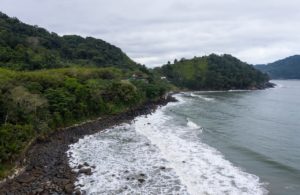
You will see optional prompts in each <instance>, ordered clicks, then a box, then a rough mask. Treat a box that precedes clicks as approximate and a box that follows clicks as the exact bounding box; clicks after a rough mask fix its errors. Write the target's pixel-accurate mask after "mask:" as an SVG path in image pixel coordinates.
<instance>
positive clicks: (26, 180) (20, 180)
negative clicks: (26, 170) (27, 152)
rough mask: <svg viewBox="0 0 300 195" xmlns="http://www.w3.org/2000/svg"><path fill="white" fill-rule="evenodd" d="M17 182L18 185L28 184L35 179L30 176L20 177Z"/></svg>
mask: <svg viewBox="0 0 300 195" xmlns="http://www.w3.org/2000/svg"><path fill="white" fill-rule="evenodd" d="M17 180H18V182H20V183H30V182H32V181H34V180H35V177H34V176H31V175H21V176H20V177H18V179H17Z"/></svg>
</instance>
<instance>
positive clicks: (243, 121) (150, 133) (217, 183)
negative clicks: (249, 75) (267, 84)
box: [69, 81, 300, 195]
mask: <svg viewBox="0 0 300 195" xmlns="http://www.w3.org/2000/svg"><path fill="white" fill-rule="evenodd" d="M276 83H278V84H279V87H277V88H275V89H268V90H263V91H230V92H190V93H183V94H179V95H176V97H177V98H178V99H179V100H180V101H179V102H177V103H170V104H168V106H166V107H163V108H161V109H158V110H157V111H156V112H155V113H154V114H152V115H148V116H140V117H137V118H136V119H135V121H134V122H133V123H132V124H124V125H120V126H117V127H114V128H111V129H108V130H106V131H105V132H101V133H97V134H95V135H92V136H86V137H85V138H84V139H81V140H79V142H78V143H76V144H73V145H71V146H70V147H71V148H70V150H69V152H72V153H70V154H69V156H70V165H71V166H72V167H74V168H75V167H76V166H77V165H78V164H82V163H84V162H88V163H89V164H91V165H95V166H96V168H95V169H93V175H91V176H85V175H81V176H80V177H79V178H78V179H79V180H78V182H77V184H78V185H79V184H81V185H82V187H81V190H84V191H86V192H87V193H88V194H197V195H198V194H266V193H270V194H297V193H298V192H299V191H300V186H299V185H300V178H299V177H300V175H299V172H300V156H299V155H300V152H299V148H300V147H299V146H300V144H299V143H300V142H299V134H300V131H299V130H300V129H299V125H300V120H299V119H300V117H299V113H300V112H299V111H300V110H299V109H300V106H299V105H300V102H299V99H298V98H297V97H299V95H300V94H299V93H300V90H299V89H300V82H299V81H276ZM297 105H298V107H297Z"/></svg>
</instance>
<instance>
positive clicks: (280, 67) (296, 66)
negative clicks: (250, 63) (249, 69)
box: [254, 55, 300, 79]
mask: <svg viewBox="0 0 300 195" xmlns="http://www.w3.org/2000/svg"><path fill="white" fill-rule="evenodd" d="M254 67H255V68H257V69H258V70H260V71H262V72H265V73H267V74H268V75H269V76H270V77H271V78H272V79H300V55H294V56H290V57H287V58H285V59H282V60H278V61H276V62H273V63H270V64H266V65H256V66H254Z"/></svg>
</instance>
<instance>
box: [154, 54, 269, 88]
mask: <svg viewBox="0 0 300 195" xmlns="http://www.w3.org/2000/svg"><path fill="white" fill-rule="evenodd" d="M155 71H156V73H158V74H160V75H162V76H166V77H167V79H168V80H169V81H171V82H172V83H173V84H174V85H176V86H179V87H181V88H187V89H192V90H224V89H225V90H226V89H252V88H260V87H261V86H263V85H264V84H265V83H266V82H268V80H269V78H268V76H267V75H266V74H263V73H261V72H260V71H257V70H256V69H255V68H253V67H252V66H250V65H248V64H246V63H244V62H241V61H240V60H238V59H236V58H234V57H232V56H230V55H223V56H218V55H215V54H212V55H210V56H205V57H199V58H198V57H195V58H193V59H191V60H185V59H182V60H180V61H177V60H175V63H174V64H167V65H164V66H162V67H161V68H156V69H155Z"/></svg>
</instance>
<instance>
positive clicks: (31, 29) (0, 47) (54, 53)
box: [0, 12, 142, 70]
mask: <svg viewBox="0 0 300 195" xmlns="http://www.w3.org/2000/svg"><path fill="white" fill-rule="evenodd" d="M76 65H77V66H97V67H107V66H114V67H119V68H123V69H136V68H142V67H141V66H139V65H137V64H136V63H135V62H133V61H132V60H131V59H130V58H129V57H127V55H126V54H124V53H123V52H122V51H121V49H119V48H117V47H115V46H113V45H111V44H109V43H107V42H105V41H103V40H100V39H95V38H92V37H87V38H83V37H80V36H77V35H66V36H58V35H57V34H55V33H50V32H48V31H47V30H45V29H43V28H40V27H37V26H32V25H27V24H24V23H22V22H20V21H19V20H18V19H17V18H10V17H8V16H7V15H5V14H3V13H1V12H0V67H7V68H10V69H15V70H37V69H44V68H60V67H70V66H76Z"/></svg>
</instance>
